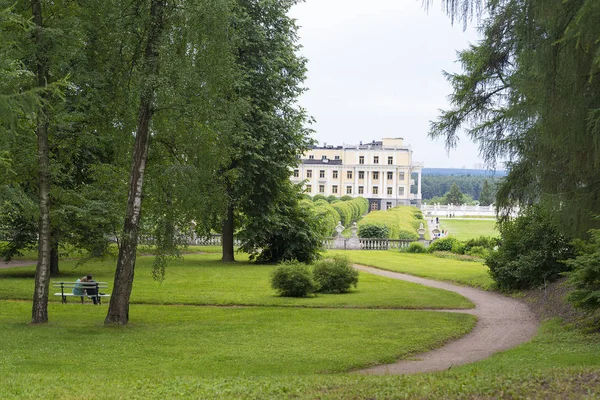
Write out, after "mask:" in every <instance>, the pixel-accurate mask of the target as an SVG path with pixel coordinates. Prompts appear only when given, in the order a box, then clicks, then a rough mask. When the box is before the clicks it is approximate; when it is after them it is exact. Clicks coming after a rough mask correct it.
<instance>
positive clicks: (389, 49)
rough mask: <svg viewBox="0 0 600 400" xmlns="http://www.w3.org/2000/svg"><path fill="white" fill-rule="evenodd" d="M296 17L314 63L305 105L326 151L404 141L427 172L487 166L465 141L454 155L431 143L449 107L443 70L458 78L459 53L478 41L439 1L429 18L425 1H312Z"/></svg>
mask: <svg viewBox="0 0 600 400" xmlns="http://www.w3.org/2000/svg"><path fill="white" fill-rule="evenodd" d="M291 16H292V17H293V18H296V19H297V21H298V25H299V26H300V31H299V35H300V43H301V44H302V46H303V49H302V50H301V54H302V55H303V56H305V57H306V58H308V60H309V62H308V79H307V80H306V82H305V85H306V86H307V87H308V88H309V91H308V92H307V93H306V94H304V95H303V96H302V98H301V100H300V104H301V105H302V106H304V107H305V108H306V109H307V110H308V113H309V114H310V115H312V116H313V117H314V118H315V119H316V120H317V122H316V124H314V125H313V128H314V129H315V131H316V133H315V135H314V137H315V139H316V140H318V142H319V144H320V145H322V144H323V143H324V142H326V143H327V144H331V145H341V144H343V143H347V144H358V143H359V142H360V141H363V142H370V141H372V140H380V139H381V138H383V137H403V138H404V142H405V144H408V145H410V146H411V147H412V149H413V160H414V161H423V162H424V163H425V167H455V168H462V167H467V168H473V166H474V165H475V164H479V163H482V160H481V158H480V157H479V151H478V149H477V147H476V146H475V145H474V144H472V143H471V142H470V141H469V139H467V138H462V140H461V141H460V143H459V146H458V148H457V149H456V150H451V151H450V153H449V154H448V153H447V152H446V150H445V148H444V144H443V141H442V140H441V139H438V140H435V141H434V140H430V139H429V138H428V137H427V131H428V127H429V121H432V120H435V119H436V117H437V115H438V110H439V109H447V108H448V107H449V104H448V100H447V96H448V95H449V94H450V92H451V88H450V85H449V84H448V82H447V81H446V80H445V79H444V77H443V76H442V70H446V71H452V72H458V71H459V70H460V68H459V65H458V64H457V63H456V62H455V60H456V51H457V50H461V49H464V48H466V47H467V45H468V43H469V42H471V43H475V41H476V40H477V32H476V30H475V29H474V28H472V27H470V28H469V29H467V31H464V32H463V30H462V24H460V23H459V24H455V26H452V25H451V23H450V19H449V18H448V17H447V16H446V15H444V14H443V13H442V12H441V6H440V1H436V2H435V5H434V6H433V7H432V9H430V10H429V11H428V12H427V11H426V10H425V9H424V8H423V7H422V3H421V0H370V1H367V0H306V2H305V3H301V4H299V5H297V6H295V7H294V8H293V9H292V12H291Z"/></svg>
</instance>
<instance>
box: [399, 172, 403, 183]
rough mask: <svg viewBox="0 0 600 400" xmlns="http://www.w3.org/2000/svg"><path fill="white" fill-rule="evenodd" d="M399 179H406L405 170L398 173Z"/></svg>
mask: <svg viewBox="0 0 600 400" xmlns="http://www.w3.org/2000/svg"><path fill="white" fill-rule="evenodd" d="M398 179H400V180H401V181H403V180H404V172H400V173H398Z"/></svg>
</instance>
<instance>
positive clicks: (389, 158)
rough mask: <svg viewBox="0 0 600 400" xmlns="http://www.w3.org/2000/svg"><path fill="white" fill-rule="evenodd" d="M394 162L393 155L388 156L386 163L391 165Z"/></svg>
mask: <svg viewBox="0 0 600 400" xmlns="http://www.w3.org/2000/svg"><path fill="white" fill-rule="evenodd" d="M393 164H394V157H392V156H389V157H388V165H393Z"/></svg>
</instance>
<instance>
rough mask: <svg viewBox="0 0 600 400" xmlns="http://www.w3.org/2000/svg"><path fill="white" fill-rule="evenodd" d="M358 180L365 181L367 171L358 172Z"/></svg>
mask: <svg viewBox="0 0 600 400" xmlns="http://www.w3.org/2000/svg"><path fill="white" fill-rule="evenodd" d="M358 179H365V171H358Z"/></svg>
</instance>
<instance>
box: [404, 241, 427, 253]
mask: <svg viewBox="0 0 600 400" xmlns="http://www.w3.org/2000/svg"><path fill="white" fill-rule="evenodd" d="M406 252H407V253H427V249H426V248H425V246H423V245H422V244H421V243H417V242H412V243H411V244H409V245H408V247H407V248H406Z"/></svg>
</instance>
